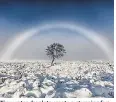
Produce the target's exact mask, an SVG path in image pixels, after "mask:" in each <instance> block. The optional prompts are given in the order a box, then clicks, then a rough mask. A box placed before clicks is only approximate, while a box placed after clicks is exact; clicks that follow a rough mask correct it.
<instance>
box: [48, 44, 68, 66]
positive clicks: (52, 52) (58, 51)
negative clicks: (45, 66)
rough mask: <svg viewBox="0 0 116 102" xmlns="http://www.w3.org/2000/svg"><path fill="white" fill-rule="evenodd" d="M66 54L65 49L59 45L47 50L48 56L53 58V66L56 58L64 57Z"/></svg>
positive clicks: (52, 45) (53, 45)
mask: <svg viewBox="0 0 116 102" xmlns="http://www.w3.org/2000/svg"><path fill="white" fill-rule="evenodd" d="M65 53H66V50H65V49H64V46H63V45H61V44H59V43H53V44H51V45H50V46H47V49H46V54H47V56H49V57H50V58H52V62H51V65H53V63H54V60H55V59H56V58H60V57H63V56H64V54H65Z"/></svg>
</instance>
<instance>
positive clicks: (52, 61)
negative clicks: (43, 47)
mask: <svg viewBox="0 0 116 102" xmlns="http://www.w3.org/2000/svg"><path fill="white" fill-rule="evenodd" d="M54 60H55V58H54V57H53V59H52V62H51V66H52V65H53V63H54Z"/></svg>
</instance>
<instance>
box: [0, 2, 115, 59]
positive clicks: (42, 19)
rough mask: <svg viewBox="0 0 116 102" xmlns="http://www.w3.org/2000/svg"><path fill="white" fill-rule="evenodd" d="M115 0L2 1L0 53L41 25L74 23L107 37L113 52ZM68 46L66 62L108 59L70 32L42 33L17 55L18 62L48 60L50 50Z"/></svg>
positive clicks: (52, 31) (19, 50)
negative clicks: (25, 33) (16, 39)
mask: <svg viewBox="0 0 116 102" xmlns="http://www.w3.org/2000/svg"><path fill="white" fill-rule="evenodd" d="M113 5H114V4H113V0H0V51H1V52H2V50H3V49H4V47H5V46H7V44H8V43H9V41H11V40H12V38H13V37H14V36H17V34H18V33H19V32H22V31H25V30H27V29H30V28H32V27H35V26H37V25H42V24H46V23H52V22H67V23H72V24H73V23H74V24H78V25H81V26H84V27H86V28H89V29H91V30H93V31H95V32H97V33H100V34H101V35H102V36H104V37H106V38H107V39H108V40H109V42H110V43H111V46H112V48H113V41H114V7H113ZM53 42H59V43H61V44H63V45H64V47H65V49H66V51H67V54H66V55H65V56H64V57H63V59H65V60H94V59H107V58H106V56H105V55H104V52H103V51H102V50H101V49H100V48H99V47H98V46H96V45H95V44H93V43H92V42H91V41H89V40H88V39H86V38H85V37H84V36H82V35H81V34H79V33H78V34H77V33H76V32H72V31H70V30H66V29H52V30H47V31H42V32H41V34H40V35H36V36H33V37H32V38H30V39H29V40H28V41H26V42H25V43H24V44H23V45H22V46H21V47H19V48H18V49H17V51H16V52H15V53H14V55H13V58H14V59H48V57H47V56H46V54H45V48H46V46H48V45H50V44H52V43H53Z"/></svg>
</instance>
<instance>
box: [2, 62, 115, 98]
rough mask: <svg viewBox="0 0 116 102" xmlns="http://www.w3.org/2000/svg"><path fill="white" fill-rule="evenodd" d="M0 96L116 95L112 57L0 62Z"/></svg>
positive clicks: (85, 96)
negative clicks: (51, 61) (102, 58)
mask: <svg viewBox="0 0 116 102" xmlns="http://www.w3.org/2000/svg"><path fill="white" fill-rule="evenodd" d="M0 97H1V98H3V97H4V98H26V97H27V98H90V97H96V98H98V97H104V98H113V97H114V64H113V62H111V61H58V62H56V63H55V64H54V66H50V62H49V61H12V62H0Z"/></svg>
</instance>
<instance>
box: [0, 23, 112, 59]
mask: <svg viewBox="0 0 116 102" xmlns="http://www.w3.org/2000/svg"><path fill="white" fill-rule="evenodd" d="M53 28H63V29H69V30H71V31H75V32H78V33H80V34H82V35H83V36H85V37H86V38H88V39H89V40H90V41H92V42H93V43H94V44H96V45H97V46H98V47H99V48H100V49H101V50H102V51H103V52H104V53H105V55H106V56H107V57H108V59H109V60H113V49H112V47H111V46H110V43H109V42H108V40H107V39H106V38H105V37H103V36H101V35H99V34H98V33H96V32H94V31H92V30H89V29H86V28H84V27H81V26H79V25H74V24H68V23H55V24H45V25H41V26H37V27H34V28H31V29H29V30H27V31H25V32H22V33H20V34H18V36H16V37H15V38H14V39H13V40H12V41H11V42H10V43H9V44H8V46H6V48H5V50H4V53H3V54H2V56H1V58H0V60H11V59H12V56H13V54H14V53H15V51H16V50H17V48H19V47H20V46H21V45H22V44H23V43H24V42H25V41H26V40H28V39H29V38H30V37H32V36H34V35H35V34H37V33H38V34H39V33H40V31H42V30H48V29H53Z"/></svg>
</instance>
